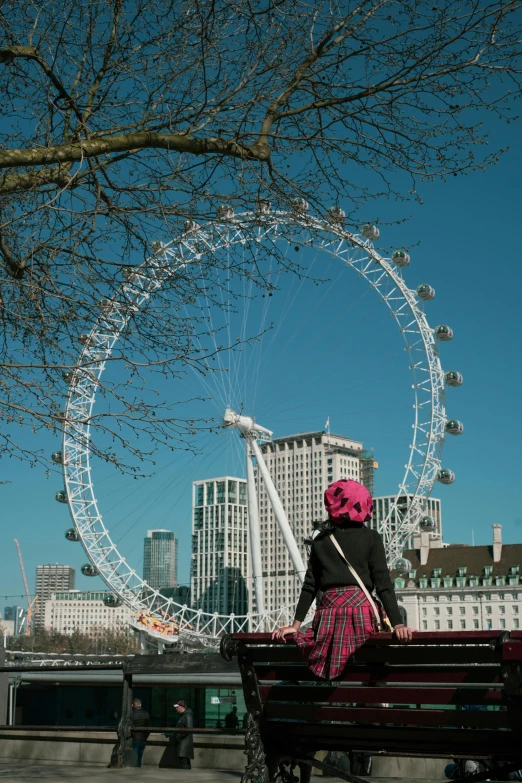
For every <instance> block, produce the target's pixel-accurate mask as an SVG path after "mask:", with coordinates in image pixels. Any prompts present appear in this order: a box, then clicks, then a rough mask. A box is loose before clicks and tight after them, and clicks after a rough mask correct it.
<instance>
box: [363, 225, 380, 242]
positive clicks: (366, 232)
mask: <svg viewBox="0 0 522 783" xmlns="http://www.w3.org/2000/svg"><path fill="white" fill-rule="evenodd" d="M361 234H362V235H363V237H364V238H365V239H371V240H374V239H379V237H380V235H381V232H380V230H379V229H378V228H377V226H374V225H373V223H365V224H364V226H363V227H362V231H361Z"/></svg>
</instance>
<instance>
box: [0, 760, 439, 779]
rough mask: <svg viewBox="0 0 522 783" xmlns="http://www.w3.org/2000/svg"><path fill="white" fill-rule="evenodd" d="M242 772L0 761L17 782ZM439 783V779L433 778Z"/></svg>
mask: <svg viewBox="0 0 522 783" xmlns="http://www.w3.org/2000/svg"><path fill="white" fill-rule="evenodd" d="M241 775H242V773H241V772H240V771H238V770H234V771H229V770H224V769H192V770H190V771H187V770H185V769H157V768H156V767H154V768H150V767H149V768H147V767H142V768H141V769H135V768H133V769H130V768H129V769H106V768H105V767H100V766H99V765H94V764H92V765H91V764H84V765H78V766H76V765H74V766H73V765H57V764H52V765H51V764H31V763H26V762H5V761H4V762H0V780H1V781H2V783H11V781H12V782H13V783H20V782H21V781H22V780H23V781H26V780H30V781H42V783H76V781H79V783H87V781H89V783H92V781H96V783H116V781H118V780H121V781H126V782H130V781H132V783H190V781H192V783H239V781H240V780H241ZM326 780H329V781H332V783H334V782H335V781H336V780H340V778H324V777H322V776H321V775H312V781H313V783H319V781H326ZM366 780H368V783H372V781H373V783H391V781H393V783H435V781H430V780H427V779H425V778H424V779H422V781H421V780H419V779H416V778H366ZM437 783H439V781H437Z"/></svg>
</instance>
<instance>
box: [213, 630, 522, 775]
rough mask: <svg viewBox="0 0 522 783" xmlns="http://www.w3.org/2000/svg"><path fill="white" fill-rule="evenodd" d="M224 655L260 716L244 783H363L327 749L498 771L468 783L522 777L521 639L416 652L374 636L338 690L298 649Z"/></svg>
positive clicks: (226, 643)
mask: <svg viewBox="0 0 522 783" xmlns="http://www.w3.org/2000/svg"><path fill="white" fill-rule="evenodd" d="M221 655H222V656H223V658H225V660H227V661H230V660H232V659H233V658H236V657H237V659H238V663H239V669H240V672H241V678H242V683H243V690H244V694H245V702H246V707H247V710H248V713H249V714H248V725H247V733H246V737H245V754H246V756H247V766H246V770H245V773H244V775H243V777H242V783H268V782H269V781H278V783H279V782H280V783H284V782H286V781H299V783H308V781H309V780H310V775H311V768H312V766H314V767H317V768H319V769H323V770H324V771H326V772H331V773H332V774H334V775H335V776H336V777H340V778H343V779H345V780H348V781H352V782H353V781H355V782H356V783H357V781H360V778H357V777H356V776H354V775H353V774H348V773H342V772H340V771H338V770H337V769H335V770H333V769H332V768H331V767H329V766H328V765H327V764H326V763H325V762H320V761H318V760H316V759H315V758H314V754H315V753H316V752H317V751H319V750H342V751H348V750H351V751H355V752H364V753H370V754H373V755H377V754H383V755H390V756H408V757H412V756H421V757H426V758H448V757H450V758H455V759H474V760H481V761H482V762H483V763H484V764H485V765H486V766H487V767H488V768H489V770H490V771H489V772H488V771H486V772H484V773H478V774H476V775H474V776H473V777H471V778H470V777H468V778H466V780H467V781H468V783H470V781H479V780H485V779H487V778H489V779H492V778H494V777H495V770H496V771H497V775H498V774H501V779H503V780H506V779H507V777H506V776H507V774H508V773H509V772H511V771H515V770H518V769H522V632H520V631H518V632H511V633H509V632H506V631H473V632H466V631H453V632H447V633H444V632H433V633H430V632H415V633H414V634H413V641H412V642H411V643H410V644H408V645H400V644H398V643H397V642H396V641H395V639H394V637H392V634H384V633H383V634H374V635H372V636H371V637H370V639H368V641H367V642H366V644H365V645H364V647H361V648H360V649H359V650H357V652H356V653H355V654H354V655H353V656H352V658H351V659H350V661H349V663H348V665H347V666H346V669H345V671H344V672H343V674H342V676H341V677H340V678H339V679H338V680H337V681H335V682H325V681H324V680H319V679H318V678H317V677H315V675H313V674H312V672H311V671H310V670H309V669H308V668H307V666H306V665H305V663H304V662H303V660H302V658H301V657H300V653H299V651H298V649H297V648H296V646H295V642H294V641H293V639H292V638H290V639H287V640H286V641H284V642H273V641H272V639H271V636H270V634H266V633H253V634H247V633H235V634H230V635H229V636H226V637H225V638H224V639H223V641H222V644H221ZM383 704H386V705H388V706H383ZM470 706H471V707H475V708H477V707H479V708H480V709H474V710H473V709H469V707H470ZM500 767H502V768H503V769H502V773H500V772H499V769H500ZM292 775H293V777H292ZM502 776H503V777H502ZM459 779H460V778H459ZM361 783H362V781H361Z"/></svg>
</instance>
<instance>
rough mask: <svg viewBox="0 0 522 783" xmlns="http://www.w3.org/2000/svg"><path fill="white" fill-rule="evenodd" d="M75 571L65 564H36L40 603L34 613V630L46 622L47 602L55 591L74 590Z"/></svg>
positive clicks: (37, 593) (37, 592) (37, 589)
mask: <svg viewBox="0 0 522 783" xmlns="http://www.w3.org/2000/svg"><path fill="white" fill-rule="evenodd" d="M74 577H75V571H74V568H71V566H65V565H58V564H54V565H39V566H36V595H37V596H38V605H37V606H36V608H35V611H34V614H33V630H35V631H38V630H39V629H41V628H43V627H44V624H45V602H46V601H47V600H48V599H49V598H50V597H51V595H53V593H61V592H66V591H68V590H74Z"/></svg>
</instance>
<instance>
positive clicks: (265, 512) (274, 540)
mask: <svg viewBox="0 0 522 783" xmlns="http://www.w3.org/2000/svg"><path fill="white" fill-rule="evenodd" d="M260 448H261V450H262V452H263V455H264V458H265V461H266V463H267V467H268V470H269V471H270V474H271V476H272V479H273V481H274V484H275V486H276V489H277V490H278V492H279V496H280V498H281V501H282V503H283V507H284V508H285V511H286V513H287V516H288V521H289V523H290V526H291V528H292V530H293V533H294V536H295V539H296V541H297V544H298V546H299V549H300V551H301V555H302V557H303V560H304V562H305V565H306V562H307V559H308V553H307V551H306V546H305V544H304V538H305V536H307V535H309V534H310V531H311V530H312V527H313V523H314V522H315V521H322V520H324V519H325V510H324V505H323V493H324V490H325V489H326V488H327V487H328V485H329V484H331V483H332V482H333V481H337V480H338V479H341V478H351V479H355V480H356V481H362V482H363V483H364V484H365V485H366V486H367V487H368V489H369V490H370V492H372V494H373V472H374V469H375V468H376V467H377V463H376V462H374V458H373V455H372V454H369V453H367V452H365V451H364V450H363V444H362V443H360V442H359V441H354V440H352V439H350V438H346V437H344V436H342V435H334V434H330V433H327V432H302V433H299V434H297V435H290V436H288V437H284V438H275V439H274V440H273V441H272V442H271V443H263V444H261V445H260ZM254 474H255V478H256V484H257V497H258V504H259V524H260V535H261V555H262V566H263V576H264V590H265V608H266V610H267V611H272V610H275V609H278V608H279V607H283V606H286V605H288V604H291V603H293V602H295V601H296V600H297V599H298V597H299V592H300V586H299V582H298V580H297V577H296V576H295V574H294V573H293V565H292V563H291V561H290V558H289V556H288V552H287V549H286V547H285V544H284V541H283V537H282V535H281V532H280V530H279V527H278V525H277V522H276V520H275V517H274V513H273V511H272V507H271V505H270V501H269V499H268V495H267V492H266V489H265V486H264V483H263V482H262V481H259V477H258V468H257V466H255V468H254ZM254 609H255V607H254V606H253V596H252V610H254Z"/></svg>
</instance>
